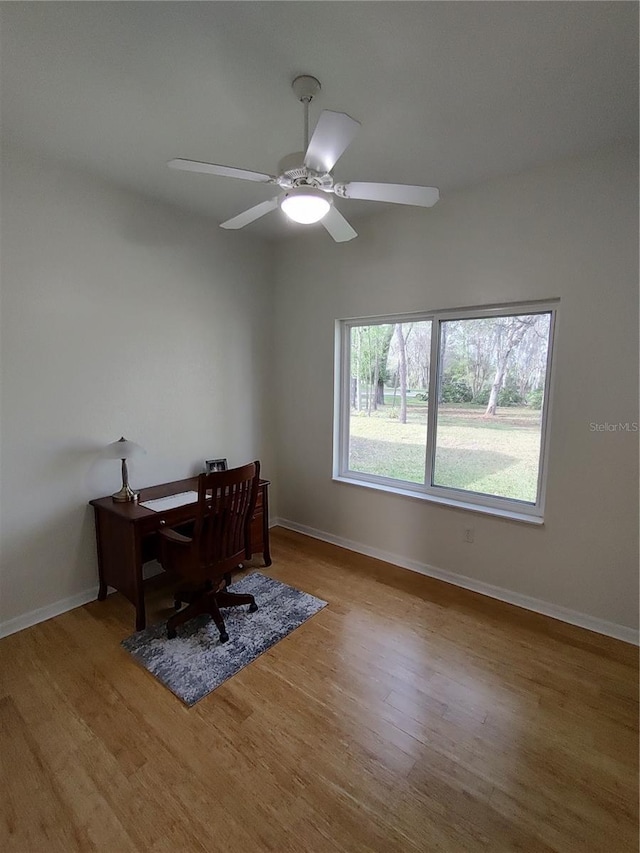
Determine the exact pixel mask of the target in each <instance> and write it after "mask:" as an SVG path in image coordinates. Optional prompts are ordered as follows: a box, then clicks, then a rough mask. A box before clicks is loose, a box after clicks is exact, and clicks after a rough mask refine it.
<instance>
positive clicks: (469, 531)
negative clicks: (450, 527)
mask: <svg viewBox="0 0 640 853" xmlns="http://www.w3.org/2000/svg"><path fill="white" fill-rule="evenodd" d="M473 537H474V529H473V527H465V529H464V541H465V542H473Z"/></svg>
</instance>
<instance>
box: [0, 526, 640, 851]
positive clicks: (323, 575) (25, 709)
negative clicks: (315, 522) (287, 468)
mask: <svg viewBox="0 0 640 853" xmlns="http://www.w3.org/2000/svg"><path fill="white" fill-rule="evenodd" d="M273 553H274V564H273V566H272V567H271V569H269V574H270V575H271V576H272V577H275V578H278V579H280V580H282V581H285V582H286V583H290V584H293V585H295V586H298V587H299V588H302V589H304V590H306V591H307V592H310V593H313V594H314V595H317V596H319V597H322V598H324V599H326V600H327V601H328V602H329V606H328V607H327V608H325V609H324V610H323V611H322V612H321V613H319V614H317V615H316V616H314V617H313V618H312V619H311V620H309V621H308V622H307V623H306V624H305V625H303V626H302V627H301V628H299V629H298V630H297V631H295V632H294V633H293V634H291V635H290V636H289V637H287V638H286V639H285V640H283V641H282V642H281V643H279V644H278V645H276V646H274V647H273V648H272V649H271V650H270V651H269V652H267V653H266V654H264V655H263V656H262V657H261V658H259V659H258V660H257V661H255V662H254V663H252V664H251V665H250V666H248V667H247V668H245V669H244V670H243V671H242V672H240V673H239V674H238V675H236V676H235V677H234V678H232V679H230V680H229V681H227V682H226V684H224V685H223V686H222V687H220V688H219V689H218V690H216V691H215V692H214V693H212V694H211V695H210V696H208V697H207V698H205V699H203V700H202V701H201V702H200V703H198V704H197V705H196V706H195V707H194V708H192V709H190V710H189V709H187V708H185V707H184V706H183V705H182V704H181V703H180V702H179V700H177V699H176V698H175V697H174V696H173V695H172V694H171V693H169V691H168V690H166V689H165V688H164V687H162V686H161V685H160V684H159V683H158V682H156V681H155V680H154V678H153V677H152V676H150V675H149V674H148V673H147V672H146V671H144V670H143V669H142V668H141V667H140V666H139V665H138V664H136V663H135V662H134V661H133V659H131V658H130V657H129V656H128V655H127V653H126V652H124V651H123V650H122V649H121V648H120V646H119V642H120V640H121V639H123V638H124V637H126V636H128V635H129V634H130V633H132V631H133V608H132V607H131V605H129V604H128V603H127V602H126V601H125V600H124V599H122V598H121V597H120V596H119V595H113V596H110V598H109V599H108V600H107V601H106V602H102V603H100V602H95V603H92V604H89V605H87V606H85V607H82V608H79V609H77V610H74V611H72V612H70V613H66V614H64V615H63V616H60V617H58V618H56V619H52V620H50V621H48V622H45V623H42V624H40V625H37V626H35V627H33V628H29V629H28V630H25V631H22V632H21V633H19V634H15V635H13V636H11V637H8V638H6V639H4V640H2V641H1V642H0V677H1V681H0V731H1V743H0V747H1V748H0V756H1V760H2V780H1V782H0V799H1V800H2V808H1V824H0V848H1V849H2V850H5V851H6V850H10V851H19V852H20V853H39V851H47V853H51V852H52V851H65V853H69V851H76V850H82V851H85V850H100V851H108V852H109V853H111V852H112V851H113V853H125V851H153V853H160V851H189V853H190V852H191V851H207V853H216V851H224V853H235V852H236V851H238V853H252V851H258V852H259V851H269V850H273V851H295V853H301V852H302V851H311V853H323V852H324V851H327V853H333V852H334V851H337V853H341V851H349V853H350V852H351V851H376V853H378V852H379V853H394V851H402V853H413V851H429V853H430V851H453V853H459V852H460V851H481V850H482V851H484V850H487V851H492V852H493V851H516V850H518V851H551V850H554V851H579V853H589V852H590V851H598V853H624V851H634V853H635V851H637V850H638V734H637V732H638V668H637V663H638V656H637V649H634V648H633V647H630V646H626V645H624V644H622V643H619V642H617V641H614V640H609V639H606V638H603V637H599V636H597V635H595V634H590V633H588V632H586V631H582V630H581V629H578V628H572V627H570V626H567V625H563V624H561V623H559V622H554V621H553V620H550V619H547V618H545V617H541V616H536V615H533V614H529V613H526V612H524V611H521V610H518V609H517V608H514V607H510V606H509V605H505V604H501V603H498V602H494V601H491V600H489V599H485V598H483V597H482V596H479V595H475V594H473V593H469V592H465V591H462V590H457V589H455V588H454V587H451V586H448V585H446V584H443V583H440V582H437V581H432V580H429V579H427V578H424V577H422V576H420V575H417V574H413V573H411V572H407V571H403V570H401V569H396V568H393V567H391V566H388V565H386V564H383V563H380V562H378V561H376V560H372V559H369V558H366V557H361V556H359V555H355V554H351V553H349V552H347V551H343V550H341V549H339V548H336V547H333V546H330V545H326V544H323V543H319V542H314V541H313V540H310V539H307V538H305V537H303V536H299V535H297V534H294V533H289V532H286V531H282V530H275V531H273ZM258 565H259V564H258V562H257V561H256V563H255V566H256V567H257V566H258ZM170 604H171V599H170V595H169V594H168V592H167V591H166V590H165V591H162V590H160V591H156V592H155V593H154V594H153V596H152V602H151V611H152V612H151V619H152V621H156V620H157V619H159V618H162V617H163V616H166V615H167V613H168V612H169V610H168V608H169V607H170Z"/></svg>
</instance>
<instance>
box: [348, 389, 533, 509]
mask: <svg viewBox="0 0 640 853" xmlns="http://www.w3.org/2000/svg"><path fill="white" fill-rule="evenodd" d="M397 402H398V401H397V400H396V404H397ZM389 403H391V399H389ZM397 411H398V409H397V405H396V407H395V409H394V408H393V407H392V406H391V405H385V406H384V407H381V409H380V410H379V411H377V412H372V413H371V415H367V414H366V413H358V412H353V411H352V413H351V421H350V422H351V427H350V447H349V467H350V468H351V470H353V471H361V472H363V473H368V474H378V475H380V476H384V477H392V478H394V479H398V480H407V481H409V482H411V483H423V482H424V469H425V443H426V434H427V405H426V403H425V402H424V401H419V400H416V399H415V398H409V399H408V400H407V423H406V424H401V423H400V422H399V421H398V418H397ZM483 415H484V407H482V408H479V407H477V406H472V405H470V404H464V403H462V404H455V403H445V404H444V405H442V406H440V409H439V413H438V434H437V443H436V448H437V449H436V462H435V472H434V483H435V485H438V486H447V487H450V488H456V489H465V490H467V491H473V492H483V493H486V494H490V495H500V496H501V497H507V498H514V499H516V500H521V501H529V502H531V503H533V502H535V499H536V487H537V479H538V457H539V453H540V412H538V411H532V410H531V409H526V408H516V407H513V408H511V407H509V408H503V409H498V414H497V415H496V416H495V417H494V418H484V417H483Z"/></svg>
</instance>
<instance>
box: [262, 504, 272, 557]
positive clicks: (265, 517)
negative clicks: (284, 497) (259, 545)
mask: <svg viewBox="0 0 640 853" xmlns="http://www.w3.org/2000/svg"><path fill="white" fill-rule="evenodd" d="M262 502H263V507H264V512H263V514H262V541H263V543H264V548H263V551H262V556H263V558H264V564H265V566H270V565H271V551H270V550H269V489H268V488H265V490H264V492H263V495H262Z"/></svg>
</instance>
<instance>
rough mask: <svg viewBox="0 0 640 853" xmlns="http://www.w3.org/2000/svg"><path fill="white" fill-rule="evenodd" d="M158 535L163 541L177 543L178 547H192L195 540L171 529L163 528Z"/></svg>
mask: <svg viewBox="0 0 640 853" xmlns="http://www.w3.org/2000/svg"><path fill="white" fill-rule="evenodd" d="M158 533H159V534H160V536H162V538H163V539H166V540H167V541H168V542H175V544H176V545H191V543H192V542H193V539H191V538H190V537H189V536H183V535H182V533H178V532H177V531H175V530H172V529H171V528H170V527H169V528H161V529H160V530H159V531H158Z"/></svg>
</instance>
